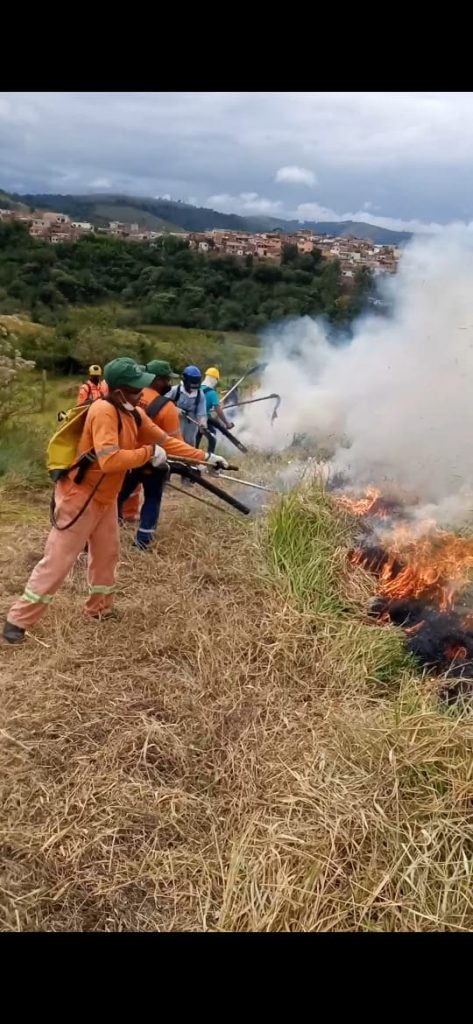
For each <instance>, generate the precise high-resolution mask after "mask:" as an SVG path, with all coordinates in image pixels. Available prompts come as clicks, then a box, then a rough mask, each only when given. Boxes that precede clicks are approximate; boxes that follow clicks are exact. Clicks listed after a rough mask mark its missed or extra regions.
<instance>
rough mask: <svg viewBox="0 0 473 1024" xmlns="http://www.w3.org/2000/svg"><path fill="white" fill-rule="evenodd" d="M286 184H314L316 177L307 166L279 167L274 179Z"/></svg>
mask: <svg viewBox="0 0 473 1024" xmlns="http://www.w3.org/2000/svg"><path fill="white" fill-rule="evenodd" d="M274 180H275V181H277V182H281V183H283V184H286V185H309V186H311V185H316V184H317V178H316V175H315V174H314V172H313V171H309V169H308V168H307V167H296V166H292V167H280V168H279V170H278V171H277V172H276V177H275V179H274Z"/></svg>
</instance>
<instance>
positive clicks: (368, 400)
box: [238, 231, 473, 523]
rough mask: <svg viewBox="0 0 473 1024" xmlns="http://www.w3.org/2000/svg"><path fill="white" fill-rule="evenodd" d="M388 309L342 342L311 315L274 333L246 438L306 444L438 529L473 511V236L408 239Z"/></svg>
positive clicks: (247, 416)
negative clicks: (418, 511)
mask: <svg viewBox="0 0 473 1024" xmlns="http://www.w3.org/2000/svg"><path fill="white" fill-rule="evenodd" d="M384 287H385V288H386V289H387V290H388V292H389V298H390V306H391V312H390V315H389V316H387V317H381V316H379V315H374V314H370V315H368V316H364V317H363V318H362V319H360V320H359V321H358V323H357V324H356V325H355V330H354V335H353V338H352V340H351V341H350V342H349V343H348V344H344V345H341V346H335V345H333V344H331V343H330V342H329V340H328V337H327V331H326V329H325V327H324V325H323V323H322V322H320V321H315V320H312V319H310V318H309V317H304V318H301V319H299V320H296V321H292V322H289V323H285V324H284V325H282V326H280V327H279V328H276V329H275V330H272V331H271V332H270V333H269V334H268V336H267V339H266V341H267V352H266V355H265V358H266V359H267V361H268V366H267V368H266V370H265V372H264V374H263V378H262V381H261V387H260V388H259V390H258V393H257V394H256V395H255V396H254V397H258V396H259V395H263V394H268V393H269V392H273V391H274V392H278V393H279V394H280V395H281V398H282V402H281V407H280V411H279V418H278V419H277V420H276V421H275V423H274V424H273V425H271V424H270V412H271V403H270V402H268V403H265V402H262V403H260V404H257V405H253V406H247V407H246V411H245V412H244V414H243V410H242V414H243V416H242V419H241V420H240V419H239V423H238V434H239V436H240V437H241V438H242V440H243V441H246V442H247V443H248V442H249V443H251V444H253V445H254V446H255V447H258V448H261V449H265V450H271V451H282V450H284V449H286V448H288V447H289V446H290V445H291V444H293V443H294V440H296V442H297V440H298V439H300V438H301V437H302V436H304V437H305V444H306V446H307V447H309V449H310V450H311V452H312V454H314V455H315V453H316V452H317V451H320V450H322V451H325V453H326V455H328V456H329V457H330V460H331V468H332V469H333V471H334V472H337V473H338V472H340V473H342V474H344V475H345V476H346V477H347V478H348V479H349V481H350V482H351V484H352V485H354V486H356V487H360V486H365V485H367V484H374V485H376V486H379V487H380V488H381V489H382V490H384V491H386V490H390V489H393V488H394V489H396V490H399V489H401V490H402V492H403V494H404V496H405V498H407V500H408V501H409V500H410V501H411V502H412V504H413V505H416V506H417V507H419V506H420V505H426V506H427V505H428V506H429V509H428V512H429V515H431V516H432V517H433V518H436V519H437V521H438V522H442V521H448V522H449V523H453V522H459V521H461V520H462V519H464V518H465V517H468V516H469V517H470V518H471V513H472V510H473V240H472V238H471V234H470V235H469V234H468V233H467V232H466V231H464V232H461V231H456V232H455V233H447V232H446V233H444V234H442V235H439V236H436V237H434V238H432V239H421V240H416V241H414V242H413V243H411V244H410V245H409V246H408V247H407V248H406V250H405V252H404V254H403V255H402V257H401V260H400V267H399V271H398V273H397V275H396V276H395V277H394V278H392V279H390V280H389V281H388V282H387V283H386V284H385V286H384Z"/></svg>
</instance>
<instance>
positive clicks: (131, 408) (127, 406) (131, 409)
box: [118, 391, 135, 412]
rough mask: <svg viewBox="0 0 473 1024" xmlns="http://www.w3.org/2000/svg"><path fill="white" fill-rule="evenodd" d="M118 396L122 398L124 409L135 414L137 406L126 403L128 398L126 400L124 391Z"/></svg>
mask: <svg viewBox="0 0 473 1024" xmlns="http://www.w3.org/2000/svg"><path fill="white" fill-rule="evenodd" d="M118 394H119V395H121V396H122V405H123V408H124V409H126V411H127V412H133V409H134V408H135V406H134V405H132V404H131V402H127V401H126V398H125V396H124V394H123V391H119V392H118Z"/></svg>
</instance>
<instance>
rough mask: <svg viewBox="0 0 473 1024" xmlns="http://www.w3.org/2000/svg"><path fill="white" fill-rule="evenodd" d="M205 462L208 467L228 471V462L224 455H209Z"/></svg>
mask: <svg viewBox="0 0 473 1024" xmlns="http://www.w3.org/2000/svg"><path fill="white" fill-rule="evenodd" d="M205 461H206V463H207V465H208V466H215V469H228V462H227V460H226V459H224V458H223V455H209V454H208V453H207V455H206V456H205Z"/></svg>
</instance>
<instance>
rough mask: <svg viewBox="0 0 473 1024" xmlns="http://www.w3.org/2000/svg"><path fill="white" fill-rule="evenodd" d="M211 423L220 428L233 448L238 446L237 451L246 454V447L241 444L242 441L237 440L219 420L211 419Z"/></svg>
mask: <svg viewBox="0 0 473 1024" xmlns="http://www.w3.org/2000/svg"><path fill="white" fill-rule="evenodd" d="M212 423H213V424H214V426H216V427H217V430H220V432H221V433H222V434H223V436H224V437H226V438H228V440H229V441H231V443H232V444H234V445H235V448H238V451H239V452H243V455H246V453H247V451H248V448H247V447H246V445H244V444H243V441H239V440H238V438H237V437H235V435H234V434H232V432H231V431H230V430H229V429H228V427H226V426H225V425H224V424H223V423H222V422H221V421H220V420H212Z"/></svg>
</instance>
